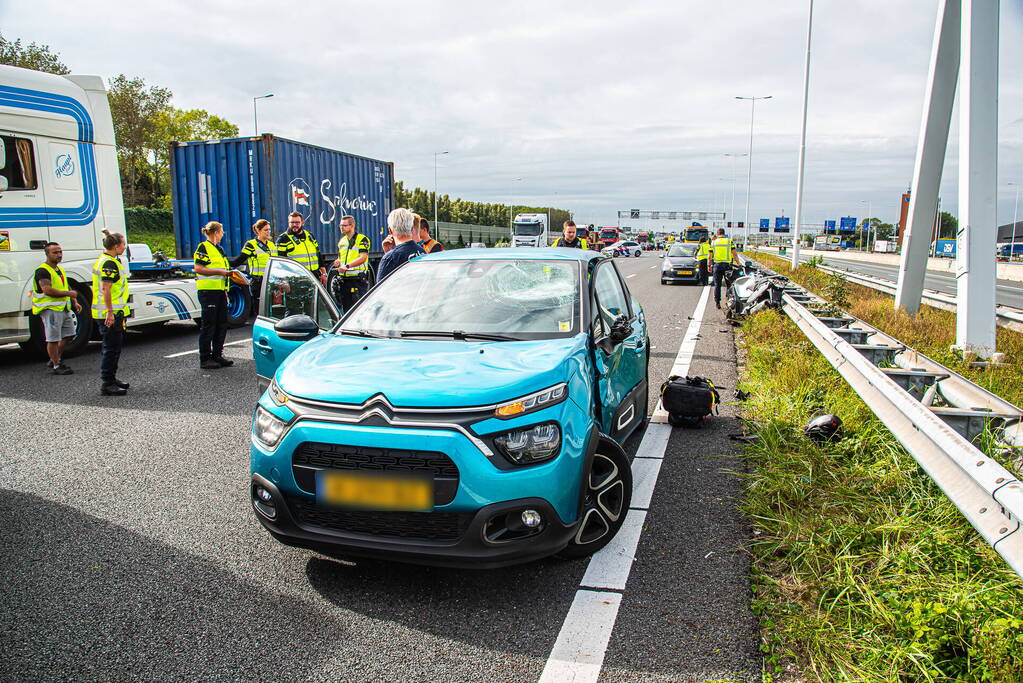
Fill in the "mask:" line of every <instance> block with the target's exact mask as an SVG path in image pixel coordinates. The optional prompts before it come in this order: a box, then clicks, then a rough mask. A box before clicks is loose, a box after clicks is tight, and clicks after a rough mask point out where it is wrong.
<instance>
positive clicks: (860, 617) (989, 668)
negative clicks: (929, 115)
mask: <svg viewBox="0 0 1023 683" xmlns="http://www.w3.org/2000/svg"><path fill="white" fill-rule="evenodd" d="M758 258H760V255H758ZM765 260H766V259H765ZM818 272H819V271H818ZM858 305H859V302H858V301H857V300H856V297H855V296H854V297H853V301H852V306H853V308H854V309H856V307H857V306H858ZM739 343H740V345H742V346H743V347H744V348H745V349H746V351H747V366H746V369H745V374H744V378H743V380H742V382H743V389H744V390H746V391H747V392H749V394H750V397H749V399H748V400H747V401H746V402H745V406H744V414H745V416H746V418H747V419H749V420H750V421H751V425H752V427H753V429H754V431H755V432H756V433H757V434H759V436H760V439H759V441H758V443H756V444H754V445H752V446H750V447H748V449H747V452H746V457H747V458H748V462H749V464H750V471H751V474H750V475H748V482H747V484H748V485H747V489H746V491H747V495H746V497H745V500H744V503H743V508H744V512H745V513H746V514H747V515H748V517H749V519H751V520H752V523H753V526H754V537H753V540H752V552H753V591H754V599H753V610H754V612H755V613H756V614H757V615H758V617H759V619H760V623H761V632H762V638H763V640H762V650H763V651H764V654H765V658H766V661H767V664H768V673H767V674H766V676H765V677H766V678H768V679H771V680H775V679H777V680H824V681H833V680H842V681H846V680H848V681H1021V680H1023V613H1021V605H1023V582H1021V581H1020V579H1019V578H1018V577H1016V575H1015V574H1013V573H1012V571H1011V570H1010V569H1009V568H1008V566H1007V565H1006V564H1005V562H1004V561H1003V560H1002V559H1001V558H1000V557H999V556H998V555H997V554H996V553H995V552H994V551H993V550H992V549H991V548H990V547H988V546H987V544H986V543H985V542H984V541H983V539H981V538H980V537H979V536H978V534H977V533H976V532H975V531H974V529H973V528H972V527H971V526H970V525H969V523H968V522H966V521H965V519H963V518H962V516H961V515H960V513H959V512H958V510H956V508H955V506H953V505H952V503H951V502H949V501H948V499H947V498H946V497H945V496H944V494H943V493H942V492H941V491H940V489H938V487H937V486H936V485H935V484H934V483H933V482H932V481H931V480H930V479H929V478H928V477H927V476H926V475H925V474H924V473H923V472H922V471H921V470H920V469H919V467H918V466H917V465H916V462H915V461H914V460H913V459H912V457H911V456H909V455H908V454H907V453H906V452H905V451H903V449H902V448H901V447H900V446H899V444H898V443H897V442H896V441H895V440H894V439H893V438H892V436H891V434H890V433H889V432H888V431H887V430H886V429H885V428H884V426H883V425H882V424H881V423H880V422H879V421H878V420H877V418H876V417H874V415H873V414H872V413H871V411H870V410H869V409H868V408H867V407H866V406H865V405H864V404H863V402H862V401H860V399H859V398H858V397H857V396H856V395H855V393H854V392H853V391H852V389H850V388H849V386H848V385H847V384H846V383H845V381H844V380H843V379H842V378H841V377H840V376H839V375H838V374H837V373H836V372H835V371H834V370H833V369H832V368H831V366H830V365H829V364H828V362H827V361H826V360H824V358H823V357H822V356H821V355H820V354H819V353H818V352H817V350H816V349H815V348H814V347H813V345H812V344H811V343H810V342H809V341H807V340H806V338H805V337H804V336H803V334H802V333H801V332H800V331H799V330H798V328H796V327H795V325H794V324H792V323H791V321H789V319H788V318H787V317H786V316H784V315H783V314H780V313H776V312H771V311H768V312H764V313H762V314H760V315H757V316H754V317H752V318H750V319H748V320H747V321H746V322H745V323H744V324H743V326H742V329H741V331H740V340H739ZM820 412H834V413H836V414H838V415H839V416H841V418H842V420H843V421H844V433H845V437H844V438H843V439H842V440H841V441H840V442H838V443H835V444H831V445H829V446H827V447H818V446H816V445H814V444H813V443H812V442H810V441H809V440H807V439H806V438H805V437H803V435H802V425H803V424H805V422H806V421H807V420H808V419H809V418H811V417H813V416H814V415H815V414H818V413H820Z"/></svg>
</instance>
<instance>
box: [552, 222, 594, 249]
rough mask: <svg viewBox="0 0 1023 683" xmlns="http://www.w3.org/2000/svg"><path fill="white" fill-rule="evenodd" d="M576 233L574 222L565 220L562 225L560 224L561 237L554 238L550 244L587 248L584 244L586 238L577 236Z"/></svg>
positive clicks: (571, 247)
mask: <svg viewBox="0 0 1023 683" xmlns="http://www.w3.org/2000/svg"><path fill="white" fill-rule="evenodd" d="M576 234H577V228H576V227H575V222H573V221H565V224H564V226H562V230H561V237H559V238H558V239H556V240H554V244H553V245H551V246H555V247H567V248H570V249H588V248H589V247H587V246H586V238H585V237H577V236H576Z"/></svg>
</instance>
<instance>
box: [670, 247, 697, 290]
mask: <svg viewBox="0 0 1023 683" xmlns="http://www.w3.org/2000/svg"><path fill="white" fill-rule="evenodd" d="M697 247H699V245H698V244H673V245H671V246H670V247H669V248H668V253H666V254H665V255H664V260H663V261H661V284H662V285H666V284H669V283H672V282H692V283H694V284H695V283H698V282H699V281H700V264H699V263H697V261H696V249H697Z"/></svg>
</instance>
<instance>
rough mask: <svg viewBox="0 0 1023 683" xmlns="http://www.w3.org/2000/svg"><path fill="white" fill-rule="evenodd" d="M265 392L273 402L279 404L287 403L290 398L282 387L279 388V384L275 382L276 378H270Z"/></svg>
mask: <svg viewBox="0 0 1023 683" xmlns="http://www.w3.org/2000/svg"><path fill="white" fill-rule="evenodd" d="M267 393H268V394H269V395H270V398H271V399H273V402H274V403H276V404H277V405H279V406H282V405H284V404H285V403H287V402H288V399H289V398H290V397H289V396H288V395H287V394H286V393H285V392H284V389H281V385H279V384H278V383H277V380H276V379H272V380H270V386H269V387H268V388H267Z"/></svg>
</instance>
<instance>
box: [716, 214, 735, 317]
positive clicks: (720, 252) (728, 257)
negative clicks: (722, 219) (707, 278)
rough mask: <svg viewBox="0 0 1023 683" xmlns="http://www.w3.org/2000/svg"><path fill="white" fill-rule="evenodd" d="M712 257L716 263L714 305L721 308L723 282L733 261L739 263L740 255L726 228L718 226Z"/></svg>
mask: <svg viewBox="0 0 1023 683" xmlns="http://www.w3.org/2000/svg"><path fill="white" fill-rule="evenodd" d="M710 258H711V261H712V262H713V264H714V305H715V306H717V307H718V308H721V282H722V281H723V280H724V279H725V273H727V272H728V269H729V268H730V267H731V264H732V262H733V261H734V262H735V265H739V255H738V254H737V253H736V252H735V245H734V244H733V243H732V238H731V237H726V236H725V229H724V228H718V234H717V237H715V238H714V241H713V242H711V243H710Z"/></svg>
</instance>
